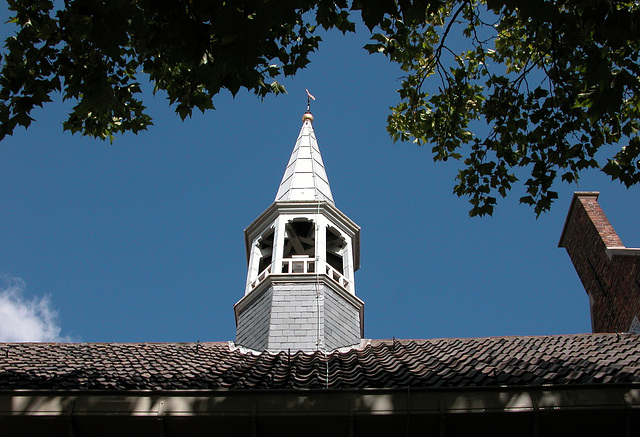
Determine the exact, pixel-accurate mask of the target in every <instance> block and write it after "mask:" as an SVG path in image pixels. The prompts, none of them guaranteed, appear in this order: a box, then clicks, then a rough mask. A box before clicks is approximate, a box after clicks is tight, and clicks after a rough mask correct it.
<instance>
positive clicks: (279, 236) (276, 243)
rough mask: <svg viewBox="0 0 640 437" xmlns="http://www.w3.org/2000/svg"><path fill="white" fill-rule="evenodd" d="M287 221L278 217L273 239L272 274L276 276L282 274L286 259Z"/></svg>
mask: <svg viewBox="0 0 640 437" xmlns="http://www.w3.org/2000/svg"><path fill="white" fill-rule="evenodd" d="M286 225H287V220H286V218H285V217H282V216H280V217H278V218H277V219H276V231H275V235H274V237H273V265H272V268H271V273H272V274H274V275H277V274H280V273H282V258H283V257H284V237H285V232H286V231H285V226H286Z"/></svg>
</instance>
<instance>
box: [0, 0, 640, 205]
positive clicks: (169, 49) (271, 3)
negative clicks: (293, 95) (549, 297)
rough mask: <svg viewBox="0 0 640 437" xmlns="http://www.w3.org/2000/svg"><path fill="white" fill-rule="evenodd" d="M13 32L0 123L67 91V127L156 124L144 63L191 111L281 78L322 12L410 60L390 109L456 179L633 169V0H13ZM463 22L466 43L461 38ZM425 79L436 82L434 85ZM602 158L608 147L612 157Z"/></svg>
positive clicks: (476, 181)
mask: <svg viewBox="0 0 640 437" xmlns="http://www.w3.org/2000/svg"><path fill="white" fill-rule="evenodd" d="M8 3H9V8H10V9H11V10H12V11H14V18H13V20H12V21H13V22H14V23H15V24H17V26H18V29H19V30H18V32H17V33H16V35H15V36H12V37H10V38H9V39H8V40H7V41H6V44H5V51H6V55H5V57H4V59H2V64H1V66H2V70H1V72H0V121H1V123H2V124H1V125H0V139H2V138H4V137H5V136H6V135H11V134H12V132H13V130H14V129H15V128H16V127H17V126H25V127H27V126H29V124H30V123H31V121H32V118H31V115H30V114H31V112H32V110H33V109H34V108H35V107H37V106H43V105H44V104H45V103H46V102H49V101H50V100H51V96H52V94H53V93H56V92H61V93H62V96H63V98H64V99H72V100H73V101H75V102H76V105H75V106H74V108H73V110H72V111H71V113H70V114H69V117H68V119H67V120H66V121H65V122H64V128H65V129H67V130H69V131H71V132H74V133H75V132H80V133H82V134H84V135H90V136H93V137H97V138H103V139H104V138H112V137H113V134H115V133H119V132H126V131H132V132H138V131H140V130H143V129H146V128H147V127H148V126H149V125H150V124H151V119H150V117H149V116H148V115H147V114H146V113H145V107H144V105H143V103H142V100H141V86H140V77H141V76H143V75H146V76H148V78H149V79H150V80H151V82H152V83H153V84H154V86H155V89H156V90H163V91H165V92H166V93H167V95H168V98H169V101H170V103H171V104H172V105H173V107H174V108H175V111H176V112H177V113H178V115H179V116H180V117H182V118H183V119H184V118H185V117H187V116H190V115H191V113H192V111H193V109H194V108H197V109H199V110H201V111H205V110H207V109H212V108H213V107H214V105H213V100H214V97H215V96H216V94H218V93H219V92H221V91H222V90H225V89H226V90H228V91H230V92H231V93H232V94H233V95H235V94H236V93H237V92H238V91H239V90H240V89H242V88H244V89H247V90H249V91H251V92H253V93H255V94H256V95H257V96H259V97H261V98H263V97H265V96H266V95H268V94H270V93H275V94H278V93H281V92H285V89H284V87H283V86H282V85H281V84H280V83H278V82H277V81H276V78H278V77H280V76H289V75H293V74H295V73H296V72H297V71H298V70H299V69H300V68H304V66H305V65H306V64H307V63H308V62H309V54H310V53H311V52H313V51H314V50H316V49H317V48H318V43H319V41H320V38H319V36H317V35H316V29H317V28H318V26H320V27H322V28H324V29H330V28H337V29H339V30H340V31H342V32H347V31H354V30H355V25H354V20H355V18H354V15H359V17H360V18H361V19H362V21H363V22H364V24H365V25H366V26H367V27H368V28H369V30H370V31H371V33H372V37H371V43H370V44H368V45H367V46H365V48H366V49H367V50H368V51H369V52H370V53H382V54H384V55H385V56H387V57H388V58H389V59H390V60H391V61H392V62H395V63H398V64H399V66H400V67H401V69H402V70H403V71H404V72H406V76H405V77H403V80H402V85H401V88H400V89H399V91H398V92H399V97H400V102H399V103H398V105H396V106H395V107H394V108H392V113H391V115H390V116H389V120H388V122H389V123H388V130H389V133H390V134H391V136H392V138H393V139H394V140H395V141H413V142H415V143H417V144H431V145H432V151H433V157H434V160H436V161H446V160H448V159H450V158H451V159H456V160H460V162H461V170H460V171H459V174H458V176H457V183H456V186H455V187H454V193H456V194H457V195H459V196H466V197H469V199H470V202H471V204H472V209H471V211H470V214H471V215H484V214H491V213H492V212H493V209H494V207H495V205H496V203H497V198H498V197H504V196H506V195H507V194H508V192H509V191H510V190H511V188H512V186H513V185H514V184H515V183H516V182H518V180H519V178H522V177H523V175H524V177H525V179H524V182H523V184H524V186H525V188H526V195H525V196H523V197H521V199H520V201H521V202H523V203H525V204H529V205H532V206H533V207H534V210H535V212H536V214H540V213H541V212H543V211H546V210H547V209H549V207H550V205H551V203H552V201H553V200H554V199H555V198H556V197H557V193H555V192H554V191H552V187H553V184H554V183H555V182H556V180H557V179H558V178H560V179H561V180H563V181H567V182H575V181H576V180H578V178H579V175H580V172H581V171H583V170H585V169H588V168H599V167H600V162H602V163H603V164H604V165H603V166H602V170H603V171H604V172H605V173H606V174H608V175H610V176H611V177H612V178H613V179H615V180H619V181H620V182H622V183H624V184H625V185H627V186H631V185H634V184H636V183H638V182H640V158H639V156H640V139H639V137H638V130H639V129H640V127H639V115H640V114H639V111H640V109H639V106H640V101H639V96H638V90H639V89H640V80H639V77H640V66H639V65H638V49H639V44H640V8H639V7H638V5H637V4H636V2H632V1H627V2H624V1H619V2H611V1H609V0H558V1H553V0H431V1H428V2H427V1H421V0H352V1H347V0H338V1H328V0H234V1H233V2H221V1H212V0H66V1H65V2H64V5H63V6H58V7H56V6H55V5H54V3H53V2H52V1H50V0H8ZM453 34H456V35H458V34H460V35H463V36H464V39H465V43H464V44H460V38H459V37H456V38H453V37H452V35H453ZM432 90H436V91H435V92H434V91H432ZM603 159H604V161H603Z"/></svg>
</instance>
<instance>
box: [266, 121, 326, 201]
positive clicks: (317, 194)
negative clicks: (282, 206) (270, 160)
mask: <svg viewBox="0 0 640 437" xmlns="http://www.w3.org/2000/svg"><path fill="white" fill-rule="evenodd" d="M312 121H313V116H312V115H311V113H310V112H306V113H305V114H304V115H303V116H302V129H300V134H299V135H298V140H297V141H296V145H295V146H294V147H293V152H292V153H291V158H290V159H289V164H287V169H286V170H285V172H284V176H283V177H282V182H280V187H279V188H278V194H276V202H277V201H291V200H293V201H296V200H300V201H326V202H331V203H333V196H332V195H331V188H330V187H329V179H328V178H327V172H326V171H325V169H324V164H323V163H322V156H320V149H319V148H318V141H317V140H316V136H315V133H314V132H313V125H312V124H311V123H312Z"/></svg>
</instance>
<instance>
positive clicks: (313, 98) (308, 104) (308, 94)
mask: <svg viewBox="0 0 640 437" xmlns="http://www.w3.org/2000/svg"><path fill="white" fill-rule="evenodd" d="M305 91H306V92H307V112H310V111H311V100H315V99H316V98H315V97H313V94H311V93H310V92H309V90H308V89H306V88H305Z"/></svg>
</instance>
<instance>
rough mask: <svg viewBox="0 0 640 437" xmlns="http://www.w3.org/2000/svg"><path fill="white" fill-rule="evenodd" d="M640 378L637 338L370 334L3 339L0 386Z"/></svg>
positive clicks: (464, 383)
mask: <svg viewBox="0 0 640 437" xmlns="http://www.w3.org/2000/svg"><path fill="white" fill-rule="evenodd" d="M603 383H605V384H616V383H640V335H635V334H581V335H560V336H540V337H491V338H467V339H459V338H453V339H434V340H373V341H371V342H370V343H369V345H367V346H366V347H364V348H362V349H353V350H350V351H348V352H332V353H329V354H327V355H326V357H325V355H324V354H323V353H321V352H316V353H314V354H303V353H302V352H298V353H292V354H290V355H289V354H288V353H287V352H280V353H278V354H272V353H268V352H264V353H262V354H260V355H254V354H250V353H242V352H241V351H239V350H232V349H231V348H230V347H229V345H228V344H227V343H198V344H196V343H128V344H125V343H0V390H7V389H62V390H64V389H70V390H75V389H80V390H88V389H97V390H102V389H106V390H137V389H141V390H192V389H292V388H293V389H302V388H326V387H329V388H333V389H341V388H385V387H389V388H402V387H408V386H411V387H491V386H494V387H495V386H540V385H566V384H603Z"/></svg>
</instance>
